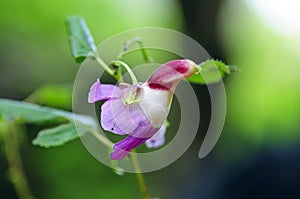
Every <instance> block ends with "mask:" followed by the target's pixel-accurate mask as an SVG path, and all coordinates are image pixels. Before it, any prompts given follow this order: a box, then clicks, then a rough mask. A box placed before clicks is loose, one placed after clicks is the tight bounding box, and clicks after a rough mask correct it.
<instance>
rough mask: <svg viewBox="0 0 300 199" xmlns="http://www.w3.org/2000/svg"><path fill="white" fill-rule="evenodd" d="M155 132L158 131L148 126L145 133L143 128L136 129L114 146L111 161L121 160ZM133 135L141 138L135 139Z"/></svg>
mask: <svg viewBox="0 0 300 199" xmlns="http://www.w3.org/2000/svg"><path fill="white" fill-rule="evenodd" d="M157 131H158V129H157V128H153V127H152V126H151V125H150V124H149V125H148V126H147V130H146V131H145V128H143V127H142V128H137V129H136V132H134V133H133V134H132V135H128V136H127V137H126V138H125V139H124V140H121V141H119V142H117V143H116V144H115V145H114V151H113V152H112V153H111V155H110V157H111V159H113V160H121V159H123V158H124V157H125V156H126V155H127V154H128V153H129V152H130V151H131V150H132V149H134V148H136V147H138V146H139V145H141V144H143V143H144V142H145V141H146V140H148V139H149V138H150V137H151V136H153V135H154V134H155V133H156V132H157ZM135 135H139V136H141V137H136V136H135ZM147 136H148V137H147Z"/></svg>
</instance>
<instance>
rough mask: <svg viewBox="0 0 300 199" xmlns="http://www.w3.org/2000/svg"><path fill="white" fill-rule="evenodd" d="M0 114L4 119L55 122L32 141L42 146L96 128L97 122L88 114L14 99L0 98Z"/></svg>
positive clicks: (29, 122) (55, 143) (53, 144)
mask: <svg viewBox="0 0 300 199" xmlns="http://www.w3.org/2000/svg"><path fill="white" fill-rule="evenodd" d="M0 115H1V116H2V118H3V119H4V120H11V119H13V118H18V119H19V120H21V121H22V122H23V123H28V124H39V125H43V124H48V123H54V124H56V125H57V126H55V127H52V128H49V129H44V130H42V131H40V132H39V134H38V136H37V138H36V139H35V140H34V141H33V144H35V145H39V146H44V147H52V146H60V145H63V144H65V143H67V142H68V141H71V140H74V139H76V138H78V137H79V136H82V135H83V134H85V133H87V132H90V131H95V130H97V122H96V121H95V120H94V119H93V118H92V117H90V116H85V115H78V114H73V113H71V112H67V111H63V110H59V109H54V108H49V107H44V106H39V105H36V104H31V103H27V102H20V101H15V100H8V99H0ZM75 121H76V125H75ZM77 130H78V131H77ZM78 132H79V133H80V134H79V133H78Z"/></svg>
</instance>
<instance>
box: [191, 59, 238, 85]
mask: <svg viewBox="0 0 300 199" xmlns="http://www.w3.org/2000/svg"><path fill="white" fill-rule="evenodd" d="M199 66H200V68H201V69H200V70H199V71H198V72H197V73H196V74H194V75H192V76H191V77H189V78H188V79H187V80H188V81H189V82H191V83H196V84H211V83H216V82H218V81H220V80H221V79H222V78H223V77H225V76H226V75H229V74H231V72H234V71H237V70H238V68H237V67H236V66H230V65H226V64H224V63H223V62H221V61H218V60H213V59H210V60H207V61H205V62H202V63H201V64H199Z"/></svg>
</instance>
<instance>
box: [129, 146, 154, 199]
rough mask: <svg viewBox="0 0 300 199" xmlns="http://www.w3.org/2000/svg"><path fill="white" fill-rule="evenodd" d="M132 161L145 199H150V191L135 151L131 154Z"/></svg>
mask: <svg viewBox="0 0 300 199" xmlns="http://www.w3.org/2000/svg"><path fill="white" fill-rule="evenodd" d="M130 159H131V162H132V166H133V168H134V171H135V173H136V177H137V180H138V183H139V186H140V189H141V192H142V194H143V199H150V195H149V192H148V189H147V186H146V183H145V180H144V177H143V174H142V171H141V168H140V165H139V161H138V158H137V155H136V151H135V150H132V153H130Z"/></svg>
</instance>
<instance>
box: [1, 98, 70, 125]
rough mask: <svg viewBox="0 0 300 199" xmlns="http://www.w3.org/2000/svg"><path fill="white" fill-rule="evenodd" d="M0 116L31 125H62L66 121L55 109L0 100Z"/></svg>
mask: <svg viewBox="0 0 300 199" xmlns="http://www.w3.org/2000/svg"><path fill="white" fill-rule="evenodd" d="M0 114H1V115H2V117H3V118H4V119H6V120H11V119H15V118H18V119H21V120H23V121H24V122H26V123H31V124H48V123H63V122H67V121H68V119H66V118H65V117H64V116H63V115H62V114H60V113H59V112H58V111H57V109H52V108H47V107H42V106H39V105H35V104H30V103H26V102H20V101H14V100H8V99H0Z"/></svg>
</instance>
